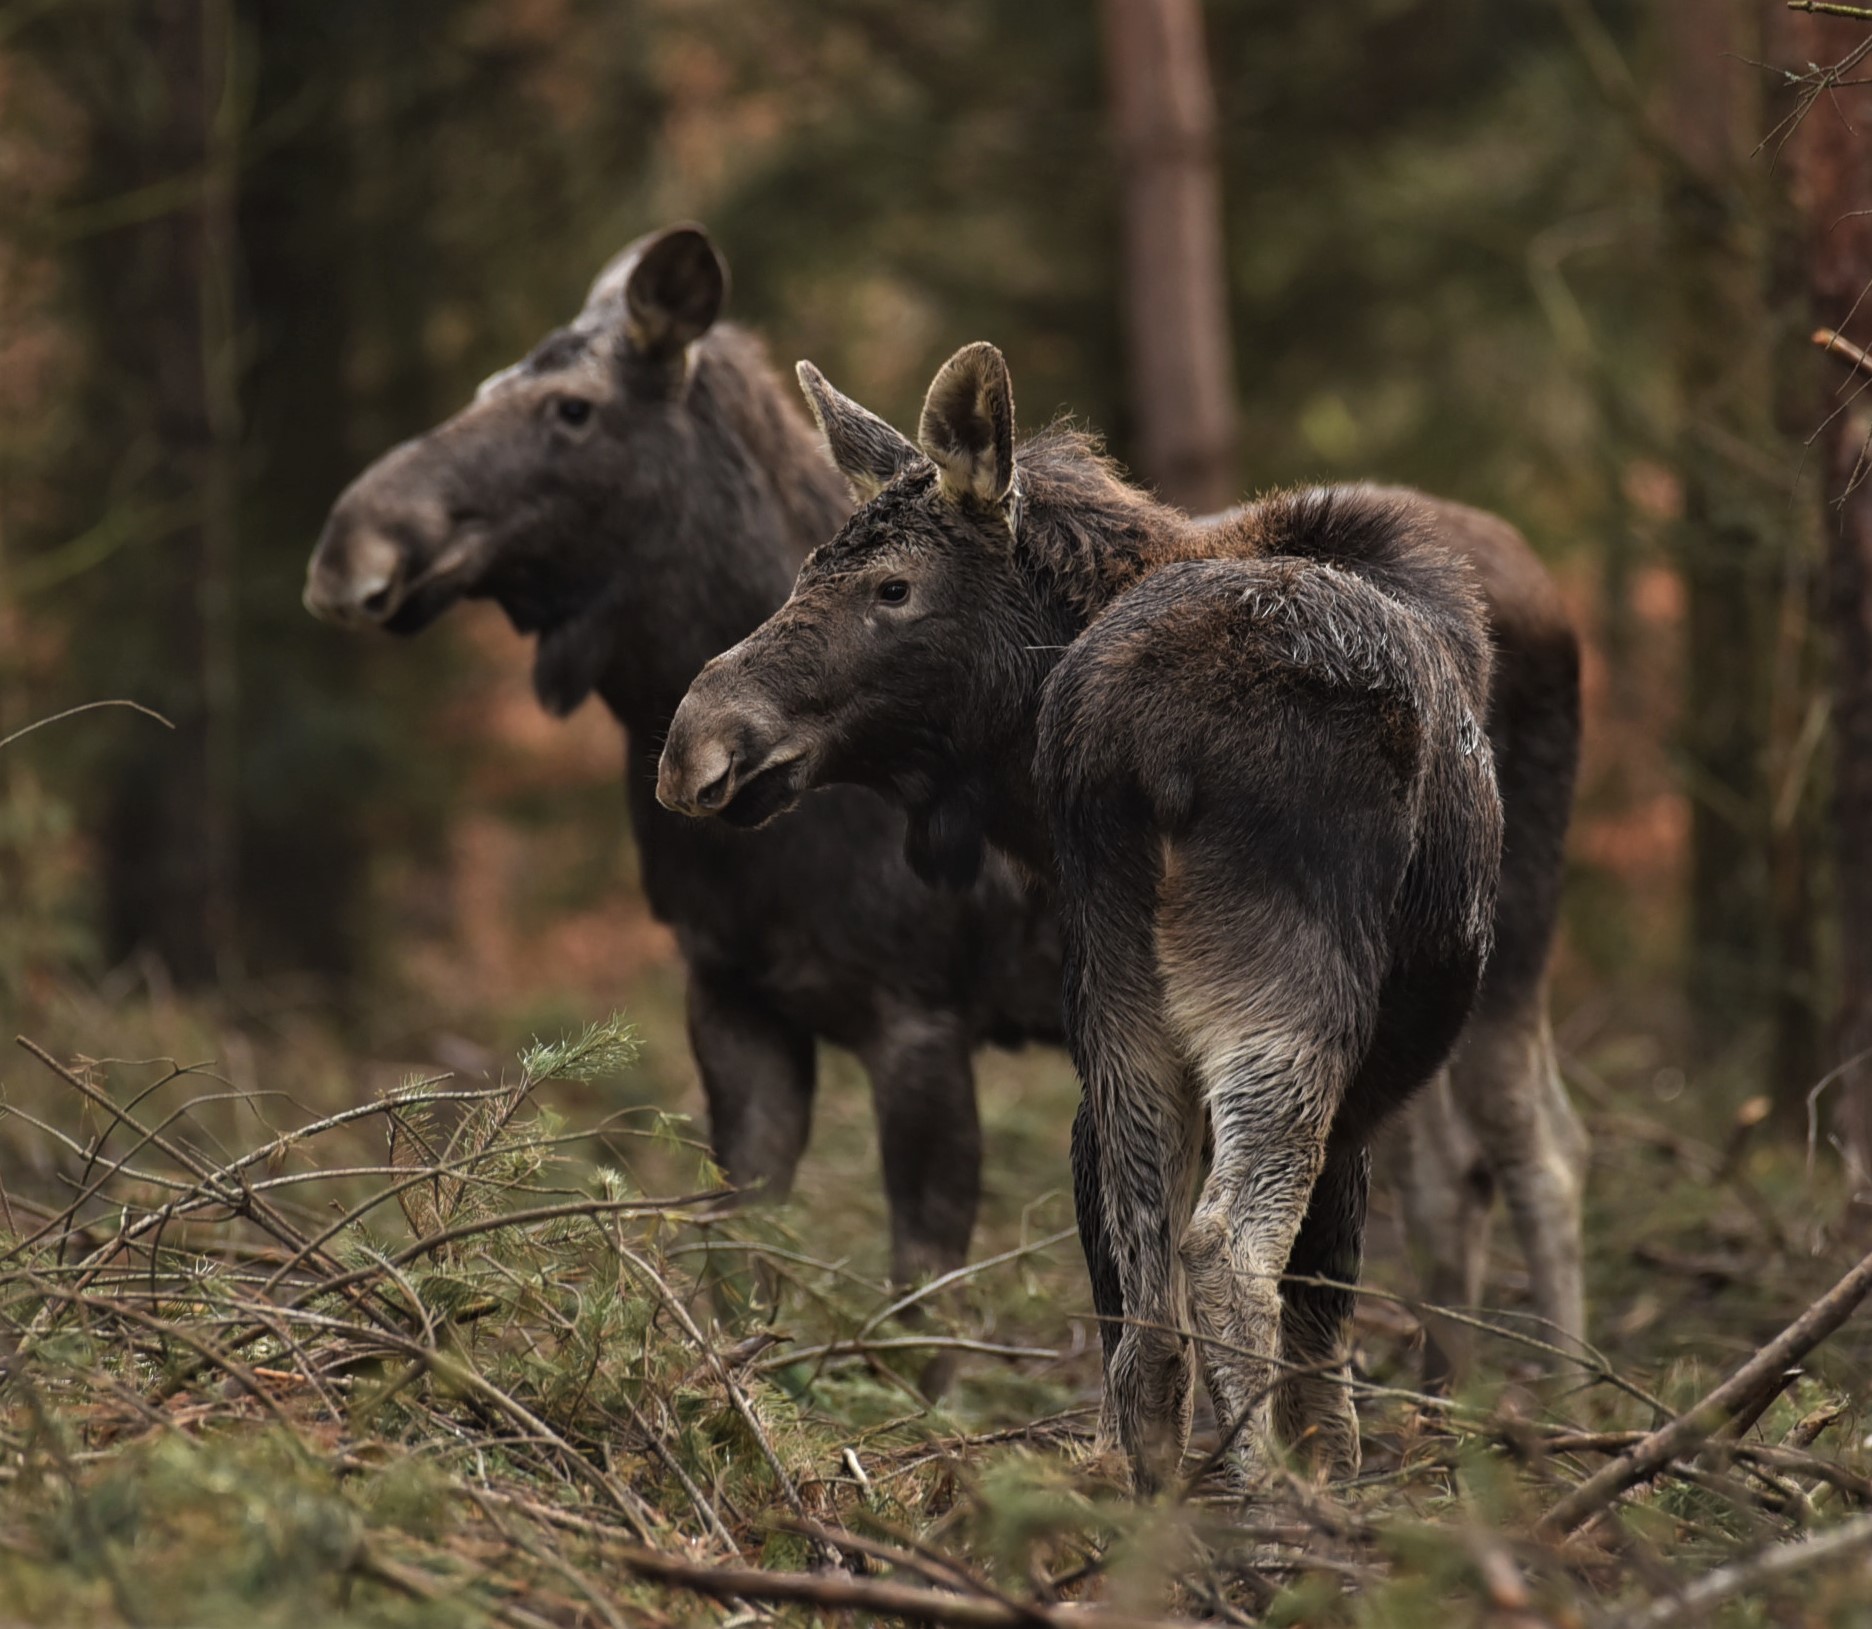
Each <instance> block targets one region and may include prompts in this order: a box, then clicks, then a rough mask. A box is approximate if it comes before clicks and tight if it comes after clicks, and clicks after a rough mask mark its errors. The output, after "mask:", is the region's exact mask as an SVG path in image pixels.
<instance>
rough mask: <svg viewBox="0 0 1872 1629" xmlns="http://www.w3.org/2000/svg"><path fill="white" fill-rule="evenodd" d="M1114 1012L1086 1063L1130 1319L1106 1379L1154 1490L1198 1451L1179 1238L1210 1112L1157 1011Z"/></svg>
mask: <svg viewBox="0 0 1872 1629" xmlns="http://www.w3.org/2000/svg"><path fill="white" fill-rule="evenodd" d="M1108 1011H1110V1012H1111V1015H1112V1019H1113V1022H1112V1023H1111V1024H1109V1025H1104V1026H1100V1031H1101V1033H1099V1034H1097V1035H1096V1036H1095V1037H1094V1038H1093V1044H1092V1047H1091V1048H1089V1049H1088V1056H1087V1058H1086V1060H1085V1062H1084V1063H1082V1065H1081V1067H1082V1068H1084V1069H1085V1071H1086V1074H1085V1080H1086V1088H1087V1090H1088V1092H1089V1093H1090V1094H1091V1102H1092V1105H1093V1112H1094V1114H1095V1115H1096V1117H1097V1123H1098V1136H1099V1171H1100V1186H1101V1190H1102V1199H1103V1205H1104V1211H1105V1219H1106V1231H1107V1235H1108V1237H1109V1239H1110V1241H1111V1245H1112V1250H1113V1254H1114V1255H1115V1256H1116V1258H1117V1265H1118V1274H1119V1280H1120V1283H1121V1285H1122V1287H1123V1295H1124V1314H1125V1319H1126V1323H1125V1327H1124V1332H1123V1334H1122V1335H1120V1336H1119V1338H1118V1342H1117V1345H1116V1347H1115V1348H1114V1349H1113V1351H1112V1356H1111V1366H1110V1371H1109V1372H1108V1373H1107V1375H1106V1377H1105V1390H1106V1408H1107V1410H1108V1411H1109V1414H1110V1417H1111V1424H1112V1425H1113V1426H1115V1428H1116V1434H1117V1437H1118V1440H1119V1441H1120V1442H1121V1443H1122V1444H1123V1445H1124V1447H1125V1449H1126V1451H1127V1453H1128V1454H1129V1455H1130V1459H1131V1465H1132V1471H1133V1474H1134V1476H1135V1478H1136V1481H1137V1484H1138V1489H1139V1491H1140V1492H1145V1493H1148V1492H1152V1491H1154V1490H1155V1489H1157V1488H1158V1487H1161V1486H1162V1485H1163V1484H1164V1483H1165V1482H1166V1481H1168V1479H1169V1478H1170V1477H1171V1476H1173V1475H1174V1474H1175V1473H1176V1470H1177V1467H1178V1465H1179V1464H1180V1463H1181V1461H1182V1458H1183V1451H1184V1449H1185V1448H1186V1447H1187V1446H1188V1444H1189V1432H1190V1413H1191V1407H1192V1404H1193V1401H1194V1393H1193V1391H1192V1389H1191V1383H1192V1373H1193V1371H1192V1369H1191V1365H1190V1351H1189V1342H1188V1340H1187V1339H1186V1338H1185V1335H1184V1333H1183V1331H1184V1330H1185V1329H1186V1328H1187V1327H1188V1325H1187V1316H1186V1311H1185V1308H1186V1302H1187V1295H1186V1291H1185V1287H1184V1281H1183V1268H1182V1262H1181V1260H1180V1258H1179V1257H1178V1254H1177V1250H1176V1240H1177V1239H1178V1237H1179V1236H1180V1235H1181V1234H1182V1232H1183V1228H1184V1223H1185V1222H1186V1220H1187V1219H1188V1217H1189V1214H1190V1205H1191V1201H1192V1197H1193V1194H1194V1189H1195V1181H1196V1176H1197V1172H1198V1169H1199V1166H1200V1163H1201V1158H1202V1113H1201V1105H1200V1103H1199V1101H1198V1099H1197V1098H1196V1095H1195V1093H1194V1091H1193V1090H1192V1089H1191V1085H1190V1082H1189V1080H1188V1078H1187V1076H1186V1075H1185V1073H1184V1068H1183V1061H1182V1058H1181V1057H1180V1056H1179V1055H1178V1054H1177V1052H1176V1051H1175V1049H1174V1048H1173V1047H1172V1046H1171V1045H1170V1044H1169V1041H1168V1038H1167V1037H1166V1036H1165V1035H1164V1033H1163V1030H1162V1027H1161V1020H1160V1019H1159V1017H1158V1016H1157V1014H1155V1013H1153V1012H1138V1013H1136V1014H1135V1015H1125V1016H1121V1015H1120V1014H1121V1011H1122V1009H1116V1008H1109V1009H1108Z"/></svg>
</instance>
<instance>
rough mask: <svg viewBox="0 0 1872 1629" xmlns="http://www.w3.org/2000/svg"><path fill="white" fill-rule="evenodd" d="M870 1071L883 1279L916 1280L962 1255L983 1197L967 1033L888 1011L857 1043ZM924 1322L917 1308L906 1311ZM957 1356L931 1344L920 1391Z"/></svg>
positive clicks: (934, 1383)
mask: <svg viewBox="0 0 1872 1629" xmlns="http://www.w3.org/2000/svg"><path fill="white" fill-rule="evenodd" d="M859 1060H860V1061H861V1062H862V1063H863V1064H864V1066H865V1071H866V1073H867V1074H869V1076H870V1077H871V1098H872V1102H873V1104H874V1106H875V1109H876V1113H877V1123H878V1144H879V1148H880V1150H881V1152H882V1155H883V1163H884V1194H885V1198H886V1199H887V1200H888V1201H889V1203H890V1231H891V1277H892V1278H893V1279H894V1280H895V1281H896V1282H897V1283H899V1284H914V1283H915V1282H916V1281H917V1280H918V1279H920V1278H923V1277H926V1276H927V1277H930V1278H940V1277H941V1276H942V1275H943V1274H944V1273H948V1272H953V1271H954V1270H955V1269H956V1268H958V1267H960V1266H961V1265H962V1264H963V1263H964V1262H965V1261H967V1260H968V1247H969V1238H970V1235H971V1234H973V1232H974V1231H975V1214H976V1211H977V1210H978V1209H979V1207H980V1204H981V1161H982V1141H981V1120H980V1116H979V1112H978V1110H977V1108H976V1102H975V1069H974V1061H973V1059H972V1058H971V1056H970V1054H969V1044H968V1036H967V1034H966V1033H965V1031H964V1030H963V1028H962V1025H961V1023H960V1021H959V1020H958V1019H956V1018H954V1017H953V1016H951V1015H947V1014H940V1013H930V1012H926V1011H905V1012H901V1013H898V1014H895V1015H893V1016H892V1017H891V1018H890V1019H889V1020H888V1021H887V1022H886V1023H885V1024H884V1026H883V1027H882V1028H881V1029H880V1030H879V1032H878V1034H877V1035H876V1036H875V1037H874V1038H873V1039H872V1040H871V1041H870V1042H869V1043H868V1044H866V1045H864V1046H862V1047H861V1048H860V1049H859ZM908 1321H909V1322H912V1323H920V1322H922V1321H923V1309H922V1308H920V1307H919V1308H917V1309H915V1315H914V1316H913V1317H911V1318H909V1319H908ZM954 1377H955V1354H954V1353H953V1352H937V1353H936V1354H935V1355H934V1356H933V1357H932V1358H931V1359H930V1361H929V1362H928V1363H927V1364H925V1365H924V1368H923V1371H922V1373H921V1375H920V1376H919V1378H918V1384H919V1386H920V1387H921V1389H922V1391H923V1394H924V1395H925V1396H927V1397H937V1396H940V1395H941V1394H942V1393H943V1392H945V1391H947V1390H948V1389H949V1384H950V1382H951V1381H952V1380H953V1379H954Z"/></svg>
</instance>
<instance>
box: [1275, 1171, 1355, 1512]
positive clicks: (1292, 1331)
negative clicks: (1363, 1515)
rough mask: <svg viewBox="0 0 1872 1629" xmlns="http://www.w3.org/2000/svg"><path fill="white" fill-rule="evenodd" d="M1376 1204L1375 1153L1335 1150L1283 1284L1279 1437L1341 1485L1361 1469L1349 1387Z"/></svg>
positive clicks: (1309, 1208)
mask: <svg viewBox="0 0 1872 1629" xmlns="http://www.w3.org/2000/svg"><path fill="white" fill-rule="evenodd" d="M1370 1196H1371V1151H1370V1149H1369V1148H1368V1147H1366V1146H1365V1145H1364V1144H1362V1143H1340V1142H1338V1141H1334V1142H1332V1143H1329V1144H1328V1146H1327V1150H1326V1163H1325V1166H1324V1167H1323V1169H1322V1170H1321V1171H1320V1174H1319V1178H1318V1180H1317V1181H1315V1182H1314V1184H1313V1196H1312V1199H1311V1200H1310V1201H1309V1202H1308V1205H1307V1213H1306V1219H1305V1220H1304V1221H1303V1222H1301V1224H1300V1232H1299V1236H1298V1237H1297V1238H1295V1240H1294V1246H1293V1253H1292V1254H1291V1255H1290V1256H1289V1257H1288V1258H1287V1277H1286V1278H1285V1279H1284V1280H1283V1281H1282V1284H1281V1351H1282V1356H1283V1358H1284V1360H1285V1365H1286V1372H1285V1373H1284V1374H1283V1375H1282V1377H1281V1380H1280V1382H1279V1385H1278V1388H1277V1389H1276V1391H1275V1396H1274V1423H1275V1429H1276V1431H1277V1432H1278V1434H1279V1436H1280V1438H1281V1440H1282V1441H1283V1442H1285V1443H1286V1444H1288V1446H1289V1447H1293V1448H1297V1449H1298V1450H1299V1451H1300V1453H1301V1454H1302V1455H1303V1456H1304V1457H1305V1458H1307V1459H1308V1460H1310V1461H1311V1462H1312V1463H1313V1464H1314V1465H1315V1466H1316V1467H1318V1468H1319V1469H1321V1470H1323V1471H1324V1472H1326V1474H1327V1475H1329V1476H1331V1477H1334V1478H1336V1479H1340V1480H1344V1479H1347V1478H1350V1477H1353V1476H1356V1475H1357V1474H1358V1468H1359V1434H1358V1413H1357V1411H1356V1410H1355V1409H1354V1408H1353V1406H1352V1393H1351V1390H1350V1388H1349V1387H1348V1386H1347V1384H1346V1382H1347V1379H1348V1378H1349V1376H1348V1356H1349V1354H1348V1351H1347V1332H1348V1330H1349V1329H1350V1327H1351V1323H1352V1308H1353V1303H1354V1302H1355V1301H1356V1300H1357V1299H1358V1292H1357V1290H1356V1289H1354V1288H1353V1286H1354V1285H1356V1284H1357V1283H1358V1277H1359V1269H1360V1268H1361V1266H1362V1265H1363V1263H1364V1253H1365V1213H1366V1206H1367V1202H1368V1200H1369V1198H1370Z"/></svg>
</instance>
